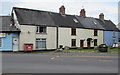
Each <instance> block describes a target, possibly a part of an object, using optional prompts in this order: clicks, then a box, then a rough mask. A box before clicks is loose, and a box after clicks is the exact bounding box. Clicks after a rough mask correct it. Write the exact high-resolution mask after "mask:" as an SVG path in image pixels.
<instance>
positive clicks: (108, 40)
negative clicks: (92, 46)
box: [104, 31, 118, 46]
mask: <svg viewBox="0 0 120 75" xmlns="http://www.w3.org/2000/svg"><path fill="white" fill-rule="evenodd" d="M115 36H116V37H113V31H104V43H105V44H106V45H108V46H112V45H113V40H115V41H116V43H117V42H118V32H115Z"/></svg>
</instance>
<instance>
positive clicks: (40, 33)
mask: <svg viewBox="0 0 120 75" xmlns="http://www.w3.org/2000/svg"><path fill="white" fill-rule="evenodd" d="M36 34H45V35H47V33H36Z"/></svg>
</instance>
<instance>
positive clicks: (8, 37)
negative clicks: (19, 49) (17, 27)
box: [0, 33, 19, 51]
mask: <svg viewBox="0 0 120 75" xmlns="http://www.w3.org/2000/svg"><path fill="white" fill-rule="evenodd" d="M18 37H19V36H18V33H5V37H2V47H1V48H0V51H13V38H18Z"/></svg>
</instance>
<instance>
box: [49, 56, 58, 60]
mask: <svg viewBox="0 0 120 75" xmlns="http://www.w3.org/2000/svg"><path fill="white" fill-rule="evenodd" d="M59 57H60V56H55V57H52V58H50V59H52V60H53V59H58V58H59Z"/></svg>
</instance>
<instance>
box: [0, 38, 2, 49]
mask: <svg viewBox="0 0 120 75" xmlns="http://www.w3.org/2000/svg"><path fill="white" fill-rule="evenodd" d="M0 47H2V38H0Z"/></svg>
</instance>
